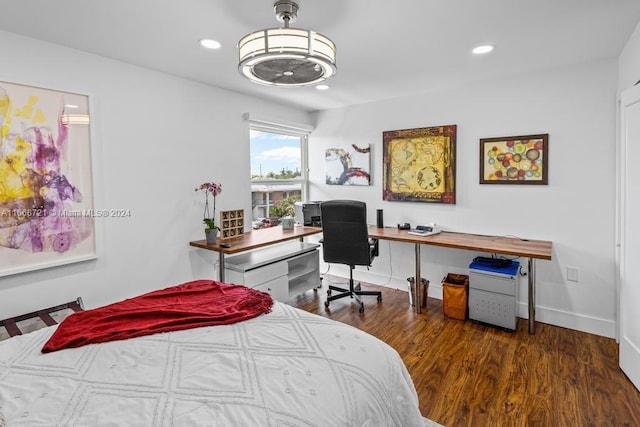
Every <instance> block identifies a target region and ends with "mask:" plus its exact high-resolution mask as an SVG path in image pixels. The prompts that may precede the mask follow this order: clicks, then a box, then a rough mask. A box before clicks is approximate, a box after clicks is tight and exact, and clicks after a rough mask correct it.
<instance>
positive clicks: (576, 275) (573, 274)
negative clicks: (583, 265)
mask: <svg viewBox="0 0 640 427" xmlns="http://www.w3.org/2000/svg"><path fill="white" fill-rule="evenodd" d="M567 280H569V281H571V282H579V281H580V270H578V267H567Z"/></svg>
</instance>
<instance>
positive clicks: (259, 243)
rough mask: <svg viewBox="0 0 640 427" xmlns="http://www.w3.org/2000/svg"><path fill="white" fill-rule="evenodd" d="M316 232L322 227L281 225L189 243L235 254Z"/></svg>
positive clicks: (197, 246) (320, 231)
mask: <svg viewBox="0 0 640 427" xmlns="http://www.w3.org/2000/svg"><path fill="white" fill-rule="evenodd" d="M318 233H322V228H320V227H306V226H296V227H294V228H293V230H283V229H282V227H269V228H262V229H259V230H253V231H250V232H248V233H244V234H243V235H241V236H238V237H232V238H230V239H224V240H220V239H218V241H217V242H216V243H215V244H212V245H208V244H207V242H206V240H195V241H192V242H189V245H190V246H194V247H196V248H200V249H207V250H210V251H214V252H222V253H224V254H236V253H239V252H243V251H248V250H251V249H257V248H261V247H264V246H269V245H273V244H276V243H282V242H286V241H289V240H294V239H299V238H301V237H306V236H311V235H313V234H318ZM222 243H226V244H229V245H230V247H228V248H224V247H222V246H220V245H221V244H222Z"/></svg>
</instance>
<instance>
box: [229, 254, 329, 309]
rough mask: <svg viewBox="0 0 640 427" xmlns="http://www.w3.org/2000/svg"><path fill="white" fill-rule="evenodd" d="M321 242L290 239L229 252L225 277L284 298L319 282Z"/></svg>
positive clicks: (280, 298)
mask: <svg viewBox="0 0 640 427" xmlns="http://www.w3.org/2000/svg"><path fill="white" fill-rule="evenodd" d="M318 247H320V245H318V244H315V243H307V242H299V241H297V242H287V243H283V244H280V245H275V246H269V247H265V248H260V249H255V250H252V251H249V252H243V253H241V254H238V255H234V256H229V257H227V258H226V260H225V278H226V279H225V281H226V282H227V283H235V284H238V285H245V286H248V287H251V288H255V289H259V290H261V291H264V292H268V293H269V294H271V296H272V297H273V298H274V299H276V300H278V301H282V302H286V301H289V300H291V299H293V298H294V297H295V296H296V295H299V294H301V293H303V292H306V291H308V290H310V289H313V288H317V287H319V286H320V271H319V260H318Z"/></svg>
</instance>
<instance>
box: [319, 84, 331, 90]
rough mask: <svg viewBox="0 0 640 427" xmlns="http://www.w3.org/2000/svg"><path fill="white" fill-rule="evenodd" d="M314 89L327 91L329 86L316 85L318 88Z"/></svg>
mask: <svg viewBox="0 0 640 427" xmlns="http://www.w3.org/2000/svg"><path fill="white" fill-rule="evenodd" d="M316 89H318V90H328V89H329V85H318V86H316Z"/></svg>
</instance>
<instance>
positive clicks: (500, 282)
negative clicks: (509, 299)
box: [469, 270, 518, 295]
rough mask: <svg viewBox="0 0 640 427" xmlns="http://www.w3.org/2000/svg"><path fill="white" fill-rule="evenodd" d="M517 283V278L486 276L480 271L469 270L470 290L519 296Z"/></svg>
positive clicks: (496, 275) (502, 275) (501, 275)
mask: <svg viewBox="0 0 640 427" xmlns="http://www.w3.org/2000/svg"><path fill="white" fill-rule="evenodd" d="M517 283H518V281H517V280H516V277H515V276H508V275H504V274H500V275H498V274H486V273H479V272H478V270H469V288H472V289H480V290H483V291H488V292H497V293H500V294H505V295H517V289H518V286H517Z"/></svg>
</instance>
